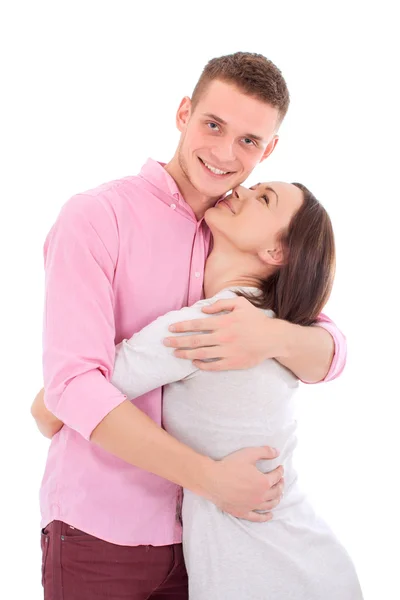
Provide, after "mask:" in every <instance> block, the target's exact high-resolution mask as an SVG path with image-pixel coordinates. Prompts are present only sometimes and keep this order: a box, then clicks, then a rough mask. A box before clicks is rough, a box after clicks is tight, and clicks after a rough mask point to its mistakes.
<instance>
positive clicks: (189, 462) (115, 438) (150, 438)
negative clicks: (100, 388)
mask: <svg viewBox="0 0 400 600" xmlns="http://www.w3.org/2000/svg"><path fill="white" fill-rule="evenodd" d="M90 441H91V442H94V443H95V444H98V445H99V446H100V447H101V448H103V449H104V450H107V451H108V452H110V453H111V454H114V455H115V456H118V457H119V458H121V459H122V460H124V461H126V462H128V463H130V464H132V465H135V466H136V467H139V468H140V469H144V470H145V471H150V472H151V473H154V474H156V475H159V476H160V477H163V478H164V479H168V480H169V481H172V482H174V483H176V484H178V485H180V486H182V487H186V488H188V489H190V490H191V491H193V492H195V493H197V494H199V495H201V496H205V497H207V493H206V492H207V488H208V487H209V482H210V478H211V477H212V470H213V465H214V461H213V460H211V459H210V458H208V457H206V456H203V455H201V454H198V453H197V452H195V451H194V450H192V449H191V448H189V447H188V446H185V445H184V444H182V443H181V442H179V441H178V440H176V439H175V438H174V437H172V436H171V435H169V434H168V433H167V432H166V431H164V430H163V429H162V428H161V427H159V426H158V425H157V424H156V423H154V421H152V419H150V417H148V416H147V415H146V414H145V413H143V412H142V411H140V410H139V409H138V408H137V407H136V406H134V405H133V404H132V403H131V402H129V401H128V400H126V401H125V402H123V403H122V404H120V405H119V406H117V408H115V409H114V410H112V411H111V412H110V413H109V414H108V415H107V416H106V417H105V418H104V419H103V420H102V421H101V423H99V425H98V426H97V427H96V428H95V429H94V431H93V432H92V435H91V437H90Z"/></svg>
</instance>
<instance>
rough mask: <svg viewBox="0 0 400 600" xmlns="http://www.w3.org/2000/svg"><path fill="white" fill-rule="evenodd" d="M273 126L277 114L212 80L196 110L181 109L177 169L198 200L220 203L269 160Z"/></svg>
mask: <svg viewBox="0 0 400 600" xmlns="http://www.w3.org/2000/svg"><path fill="white" fill-rule="evenodd" d="M277 123H278V109H277V108H273V107H272V106H270V105H269V104H266V103H265V102H262V101H261V100H258V99H255V98H252V97H250V96H247V95H246V94H245V93H243V92H241V91H240V90H238V89H237V88H236V87H235V86H234V85H232V84H230V83H225V82H222V81H219V80H214V81H212V82H211V83H210V84H209V86H208V87H207V89H206V90H205V92H204V94H203V95H202V96H201V97H200V98H199V101H198V103H197V105H196V106H195V108H194V109H193V107H192V104H191V101H190V99H189V98H184V99H183V100H182V102H181V105H180V107H179V110H178V113H177V125H178V129H179V130H180V131H181V139H180V143H179V147H178V160H179V165H180V168H181V169H182V171H183V173H184V175H185V177H186V178H187V179H188V180H189V181H190V183H191V184H192V185H193V187H194V188H195V189H196V190H197V191H198V192H199V193H200V194H202V195H204V196H206V197H208V198H218V197H220V196H222V195H223V194H225V193H226V192H227V191H228V190H230V189H233V188H235V187H236V186H238V185H240V184H241V183H242V182H243V181H245V180H246V179H247V177H248V176H249V175H250V173H251V172H252V170H253V169H254V167H255V166H256V165H257V163H259V162H261V161H262V160H264V159H265V158H267V156H269V154H271V152H272V151H273V149H274V147H275V145H276V143H277V141H278V136H277V135H276V129H277Z"/></svg>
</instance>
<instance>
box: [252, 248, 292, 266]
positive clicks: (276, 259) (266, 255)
mask: <svg viewBox="0 0 400 600" xmlns="http://www.w3.org/2000/svg"><path fill="white" fill-rule="evenodd" d="M258 256H259V257H260V258H261V260H262V261H263V262H265V263H266V264H267V265H272V266H273V267H279V266H281V265H283V264H284V261H285V257H284V253H283V250H282V246H280V245H277V246H276V248H273V249H265V250H261V251H260V252H259V253H258Z"/></svg>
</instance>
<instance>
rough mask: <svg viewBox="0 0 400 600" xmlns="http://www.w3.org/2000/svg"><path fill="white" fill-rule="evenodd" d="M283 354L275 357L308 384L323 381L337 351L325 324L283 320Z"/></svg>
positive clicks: (281, 322)
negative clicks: (312, 325)
mask: <svg viewBox="0 0 400 600" xmlns="http://www.w3.org/2000/svg"><path fill="white" fill-rule="evenodd" d="M280 324H281V325H280V326H281V342H282V356H280V357H276V360H277V361H278V362H280V363H281V364H282V365H284V366H285V367H287V368H288V369H289V370H290V371H292V372H293V373H294V374H295V375H296V376H297V377H298V378H299V379H301V380H302V381H305V382H307V383H317V382H318V381H322V380H323V379H324V378H325V377H326V375H327V374H328V372H329V369H330V366H331V363H332V359H333V356H334V353H335V342H334V340H333V337H332V336H331V334H330V333H329V332H328V331H326V329H323V328H322V327H302V326H301V325H293V324H292V323H288V322H287V321H280Z"/></svg>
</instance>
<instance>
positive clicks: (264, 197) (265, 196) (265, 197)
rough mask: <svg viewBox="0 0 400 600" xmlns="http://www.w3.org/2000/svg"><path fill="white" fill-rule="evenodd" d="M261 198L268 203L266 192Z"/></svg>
mask: <svg viewBox="0 0 400 600" xmlns="http://www.w3.org/2000/svg"><path fill="white" fill-rule="evenodd" d="M261 198H262V199H263V200H265V203H266V204H267V205H268V204H269V198H268V196H267V194H263V195H262V196H261Z"/></svg>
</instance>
